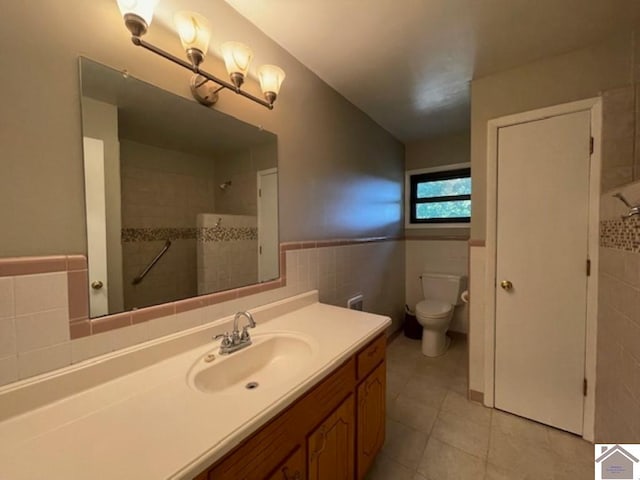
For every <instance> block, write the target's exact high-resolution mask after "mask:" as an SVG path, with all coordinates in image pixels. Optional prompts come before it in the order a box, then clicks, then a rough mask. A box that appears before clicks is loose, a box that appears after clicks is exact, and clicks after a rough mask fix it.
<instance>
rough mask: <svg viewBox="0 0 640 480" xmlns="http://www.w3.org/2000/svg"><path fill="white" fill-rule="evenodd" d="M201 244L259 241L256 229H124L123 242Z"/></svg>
mask: <svg viewBox="0 0 640 480" xmlns="http://www.w3.org/2000/svg"><path fill="white" fill-rule="evenodd" d="M194 239H197V240H198V241H201V242H229V241H233V240H257V239H258V229H257V228H256V227H200V228H190V227H189V228H123V229H122V242H123V243H133V242H154V241H165V240H194Z"/></svg>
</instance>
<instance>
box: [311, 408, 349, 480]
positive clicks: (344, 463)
mask: <svg viewBox="0 0 640 480" xmlns="http://www.w3.org/2000/svg"><path fill="white" fill-rule="evenodd" d="M354 434H355V412H354V401H353V395H349V396H348V397H347V399H346V400H345V401H344V402H342V404H341V405H340V406H339V407H338V408H336V409H335V410H334V411H333V413H332V414H331V415H329V416H328V417H327V419H326V420H325V421H324V422H322V424H320V426H319V427H318V428H316V430H315V431H314V432H313V433H312V434H311V435H309V438H308V440H307V452H308V454H307V455H308V459H309V460H308V465H309V480H353V474H354V469H355V465H354V464H355V461H354V460H355V456H354V450H355V446H354V442H355V437H354Z"/></svg>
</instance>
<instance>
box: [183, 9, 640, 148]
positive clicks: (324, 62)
mask: <svg viewBox="0 0 640 480" xmlns="http://www.w3.org/2000/svg"><path fill="white" fill-rule="evenodd" d="M226 1H227V3H229V4H230V5H231V6H232V7H233V8H235V9H236V10H237V11H238V12H239V13H240V14H242V15H243V16H244V17H246V18H247V19H248V20H249V21H251V22H252V23H254V24H255V25H256V26H257V27H258V28H259V29H261V30H262V31H263V32H264V33H266V34H267V35H268V36H269V37H271V38H272V39H274V40H275V41H276V42H277V43H279V44H280V45H281V46H282V47H283V48H284V49H286V50H287V51H289V52H290V53H291V54H292V55H293V56H294V57H296V58H297V59H298V60H299V61H300V62H302V63H303V64H305V65H306V66H307V67H308V68H310V69H311V70H312V71H313V72H315V73H316V74H317V75H318V76H319V77H320V78H322V79H323V80H324V81H325V82H326V83H328V84H329V85H331V86H332V87H333V88H335V89H336V90H337V91H338V92H340V93H341V94H342V95H343V96H344V97H346V98H347V99H348V100H350V101H351V102H352V103H353V104H355V105H356V106H357V107H359V108H360V109H361V110H363V111H364V112H366V113H367V114H368V115H369V116H370V117H371V118H373V119H374V120H375V121H376V122H377V123H378V124H380V125H381V126H383V127H384V128H385V129H387V130H388V131H389V132H391V133H392V134H393V135H394V136H395V137H396V138H398V139H399V140H402V141H411V140H416V139H423V138H428V137H431V136H435V135H440V134H443V133H447V132H457V131H462V130H465V129H468V128H469V118H470V111H469V110H470V101H469V96H470V95H469V83H470V80H471V79H473V78H478V77H482V76H486V75H489V74H491V73H494V72H497V71H501V70H505V69H509V68H512V67H515V66H518V65H522V64H526V63H529V62H531V61H534V60H536V59H539V58H543V57H547V56H551V55H557V54H560V53H564V52H568V51H571V50H574V49H578V48H581V47H584V46H587V45H590V44H593V43H596V42H598V41H599V40H601V39H602V38H604V37H606V36H609V35H611V34H612V33H613V32H616V31H620V30H624V29H627V28H629V27H630V26H631V24H632V21H633V20H632V19H633V15H632V8H633V4H634V3H637V1H636V0H226ZM195 3H198V6H199V7H201V8H200V10H199V11H200V13H202V14H204V15H205V16H207V11H206V10H207V4H208V3H209V2H205V1H198V2H195ZM211 3H213V2H211ZM285 85H286V83H285Z"/></svg>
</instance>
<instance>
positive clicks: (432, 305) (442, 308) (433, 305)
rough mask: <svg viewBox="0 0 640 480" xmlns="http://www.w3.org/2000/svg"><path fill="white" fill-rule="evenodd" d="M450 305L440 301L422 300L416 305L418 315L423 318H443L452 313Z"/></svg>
mask: <svg viewBox="0 0 640 480" xmlns="http://www.w3.org/2000/svg"><path fill="white" fill-rule="evenodd" d="M451 308H452V305H451V304H450V303H446V302H441V301H440V300H422V301H421V302H419V303H418V304H417V305H416V313H417V314H418V315H420V316H423V317H441V316H443V315H446V314H448V313H449V312H450V311H451Z"/></svg>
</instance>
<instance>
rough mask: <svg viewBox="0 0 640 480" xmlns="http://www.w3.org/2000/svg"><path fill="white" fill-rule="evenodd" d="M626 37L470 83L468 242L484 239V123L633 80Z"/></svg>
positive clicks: (593, 93) (630, 56) (485, 125)
mask: <svg viewBox="0 0 640 480" xmlns="http://www.w3.org/2000/svg"><path fill="white" fill-rule="evenodd" d="M632 45H633V42H632V34H631V33H621V34H620V35H617V36H615V37H613V38H610V39H608V40H607V41H605V42H603V43H601V44H598V45H595V46H593V47H591V48H585V49H582V50H578V51H574V52H571V53H567V54H565V55H560V56H556V57H551V58H545V59H542V60H540V61H538V62H534V63H531V64H528V65H524V66H522V67H519V68H515V69H512V70H508V71H504V72H500V73H497V74H495V75H491V76H488V77H484V78H479V79H475V80H473V82H472V83H471V170H472V177H473V193H472V196H471V201H472V205H473V216H472V219H471V238H472V239H474V240H484V239H485V238H486V225H485V222H486V180H487V178H486V169H487V160H486V155H487V122H488V121H489V120H490V119H492V118H497V117H501V116H505V115H509V114H512V113H518V112H525V111H528V110H534V109H537V108H542V107H547V106H551V105H557V104H561V103H566V102H571V101H574V100H580V99H584V98H590V97H595V96H598V95H600V93H601V92H603V91H605V90H612V89H615V88H617V87H621V86H624V85H628V84H630V83H631V82H632V78H633V48H632Z"/></svg>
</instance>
